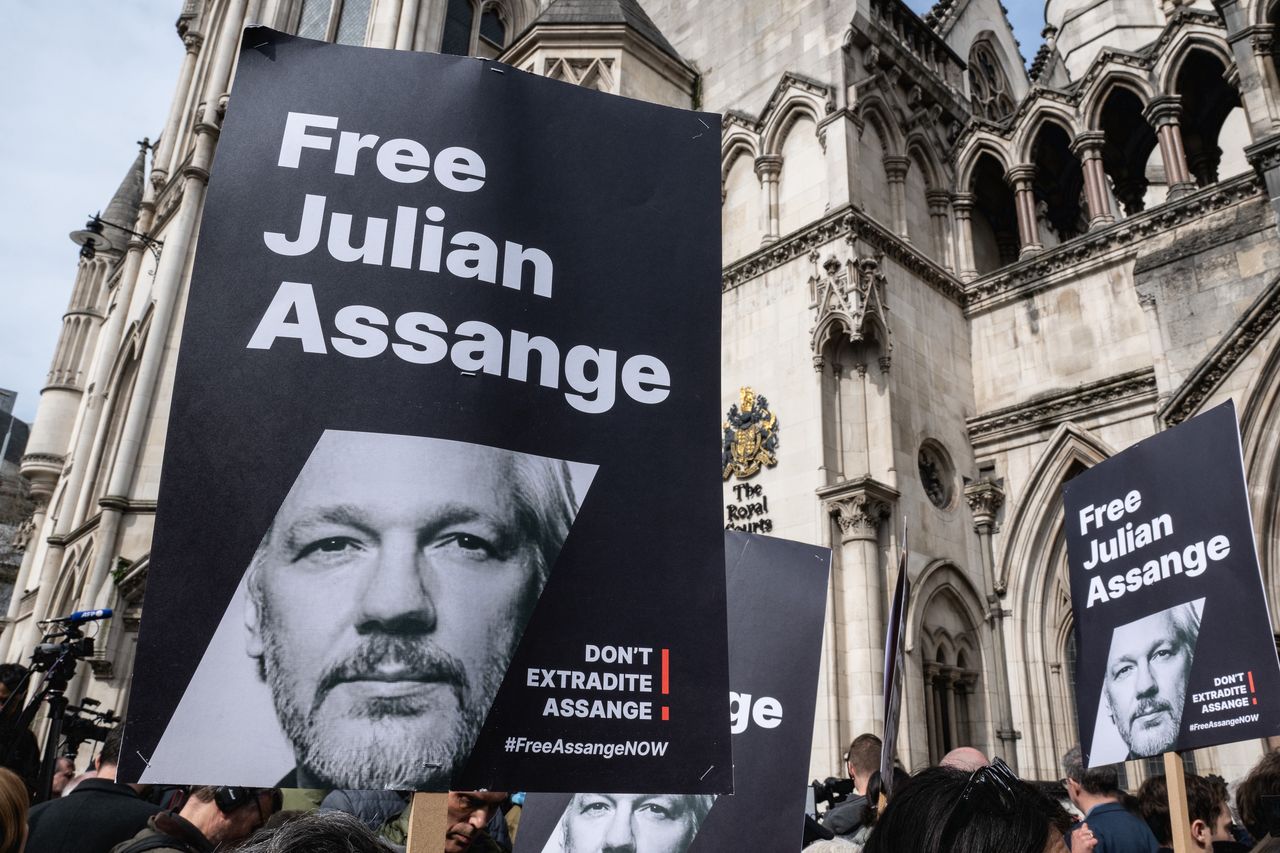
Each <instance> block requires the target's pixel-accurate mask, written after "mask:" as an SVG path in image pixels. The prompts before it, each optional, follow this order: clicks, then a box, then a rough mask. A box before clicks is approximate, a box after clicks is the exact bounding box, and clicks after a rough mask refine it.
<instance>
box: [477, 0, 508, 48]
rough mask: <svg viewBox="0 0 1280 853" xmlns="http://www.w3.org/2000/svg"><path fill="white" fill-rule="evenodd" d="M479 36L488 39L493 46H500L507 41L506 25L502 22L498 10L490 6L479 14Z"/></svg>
mask: <svg viewBox="0 0 1280 853" xmlns="http://www.w3.org/2000/svg"><path fill="white" fill-rule="evenodd" d="M480 36H481V37H482V38H485V39H488V40H489V42H490V43H491V44H493V46H494V47H502V46H504V45H505V44H506V43H507V25H506V24H504V23H503V22H502V18H501V17H499V15H498V10H497V9H495V8H493V7H492V6H490V7H489V8H488V9H485V10H484V14H483V15H481V16H480Z"/></svg>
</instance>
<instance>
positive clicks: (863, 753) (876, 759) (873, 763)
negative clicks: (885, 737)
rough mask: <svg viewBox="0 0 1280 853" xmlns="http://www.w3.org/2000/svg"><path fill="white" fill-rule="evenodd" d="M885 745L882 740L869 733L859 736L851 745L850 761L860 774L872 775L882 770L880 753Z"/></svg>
mask: <svg viewBox="0 0 1280 853" xmlns="http://www.w3.org/2000/svg"><path fill="white" fill-rule="evenodd" d="M883 747H884V745H883V744H882V743H881V741H880V738H878V737H876V736H875V735H873V734H870V733H867V734H862V735H858V736H857V737H856V738H854V739H853V743H851V744H849V758H848V761H849V763H850V764H852V765H853V769H854V770H857V771H858V772H859V773H870V772H871V771H873V770H879V769H880V751H881V749H883Z"/></svg>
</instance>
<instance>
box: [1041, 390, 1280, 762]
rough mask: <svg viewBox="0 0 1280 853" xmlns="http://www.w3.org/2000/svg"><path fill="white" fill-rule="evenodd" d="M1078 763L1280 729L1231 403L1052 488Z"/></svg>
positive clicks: (1279, 668)
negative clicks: (1065, 587)
mask: <svg viewBox="0 0 1280 853" xmlns="http://www.w3.org/2000/svg"><path fill="white" fill-rule="evenodd" d="M1063 503H1064V506H1065V512H1066V518H1065V528H1066V535H1067V560H1068V563H1069V565H1070V573H1071V600H1072V607H1073V610H1074V614H1075V620H1076V622H1075V632H1076V644H1077V649H1078V652H1077V664H1076V705H1077V711H1078V714H1079V721H1080V742H1081V745H1082V747H1083V749H1084V751H1085V755H1086V757H1087V759H1088V766H1091V767H1093V766H1097V765H1099V764H1108V763H1111V762H1114V761H1121V760H1124V759H1126V758H1139V757H1144V756H1150V755H1158V754H1159V753H1162V752H1167V751H1169V750H1184V749H1193V748H1198V747H1205V746H1213V745H1214V744H1219V743H1228V742H1231V741H1241V740H1247V739H1250V738H1260V737H1265V736H1268V735H1273V734H1276V733H1277V732H1280V717H1278V716H1277V714H1276V713H1275V697H1276V696H1277V695H1280V663H1278V662H1277V659H1276V650H1275V644H1274V641H1273V635H1272V630H1271V619H1270V615H1269V612H1268V610H1267V601H1266V596H1265V594H1264V592H1263V587H1262V575H1261V573H1260V571H1259V568H1258V558H1257V554H1256V552H1255V549H1254V542H1253V525H1252V522H1251V519H1250V515H1249V502H1248V496H1247V493H1246V490H1245V481H1244V465H1243V462H1242V459H1241V455H1240V435H1239V432H1238V430H1237V427H1236V417H1235V406H1234V405H1233V404H1232V403H1226V404H1223V405H1221V406H1218V407H1217V408H1215V409H1212V410H1210V411H1209V412H1206V413H1205V414H1203V415H1200V416H1199V417H1197V418H1194V419H1192V420H1190V421H1187V422H1186V423H1184V424H1182V425H1180V426H1178V427H1175V428H1174V429H1171V430H1169V431H1167V432H1162V433H1159V434H1158V435H1155V436H1153V437H1151V438H1149V439H1146V440H1145V441H1142V442H1140V443H1138V444H1136V445H1134V446H1133V447H1131V448H1129V449H1128V450H1125V451H1124V452H1123V453H1119V454H1117V455H1116V456H1115V457H1114V458H1112V459H1110V460H1107V461H1106V462H1103V463H1101V464H1099V465H1097V466H1096V467H1094V468H1092V469H1091V470H1089V471H1087V472H1085V473H1082V474H1080V475H1079V476H1078V477H1076V478H1075V479H1073V480H1071V481H1070V482H1069V483H1067V485H1066V487H1065V489H1064V491H1063Z"/></svg>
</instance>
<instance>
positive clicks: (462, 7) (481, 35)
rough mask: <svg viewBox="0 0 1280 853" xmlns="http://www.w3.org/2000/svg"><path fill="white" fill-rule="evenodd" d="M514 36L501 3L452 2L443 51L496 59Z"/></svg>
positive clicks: (441, 47)
mask: <svg viewBox="0 0 1280 853" xmlns="http://www.w3.org/2000/svg"><path fill="white" fill-rule="evenodd" d="M510 37H511V26H510V22H509V21H508V19H507V14H506V10H505V9H504V8H503V6H502V4H501V3H498V2H495V0H487V2H476V0H449V6H448V9H447V10H446V12H445V21H444V38H443V39H442V40H441V43H440V52H441V53H450V54H453V55H454V56H483V57H486V58H488V59H493V58H494V57H496V56H497V55H498V54H500V53H502V49H503V48H504V47H506V46H507V42H508V40H509V39H510Z"/></svg>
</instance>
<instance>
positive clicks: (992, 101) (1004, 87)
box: [969, 40, 1013, 121]
mask: <svg viewBox="0 0 1280 853" xmlns="http://www.w3.org/2000/svg"><path fill="white" fill-rule="evenodd" d="M969 94H970V97H971V98H972V99H973V111H974V112H975V113H977V114H978V115H979V116H981V117H982V118H985V119H988V120H990V121H999V120H1000V119H1002V118H1004V117H1005V116H1007V115H1009V114H1010V113H1011V112H1013V95H1012V94H1011V90H1010V88H1009V78H1008V77H1006V76H1005V73H1004V68H1002V67H1001V66H1000V60H998V59H997V58H996V53H995V50H994V49H993V48H992V47H991V43H990V42H988V41H986V40H982V41H978V42H975V43H974V45H973V48H972V49H971V50H970V51H969Z"/></svg>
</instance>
